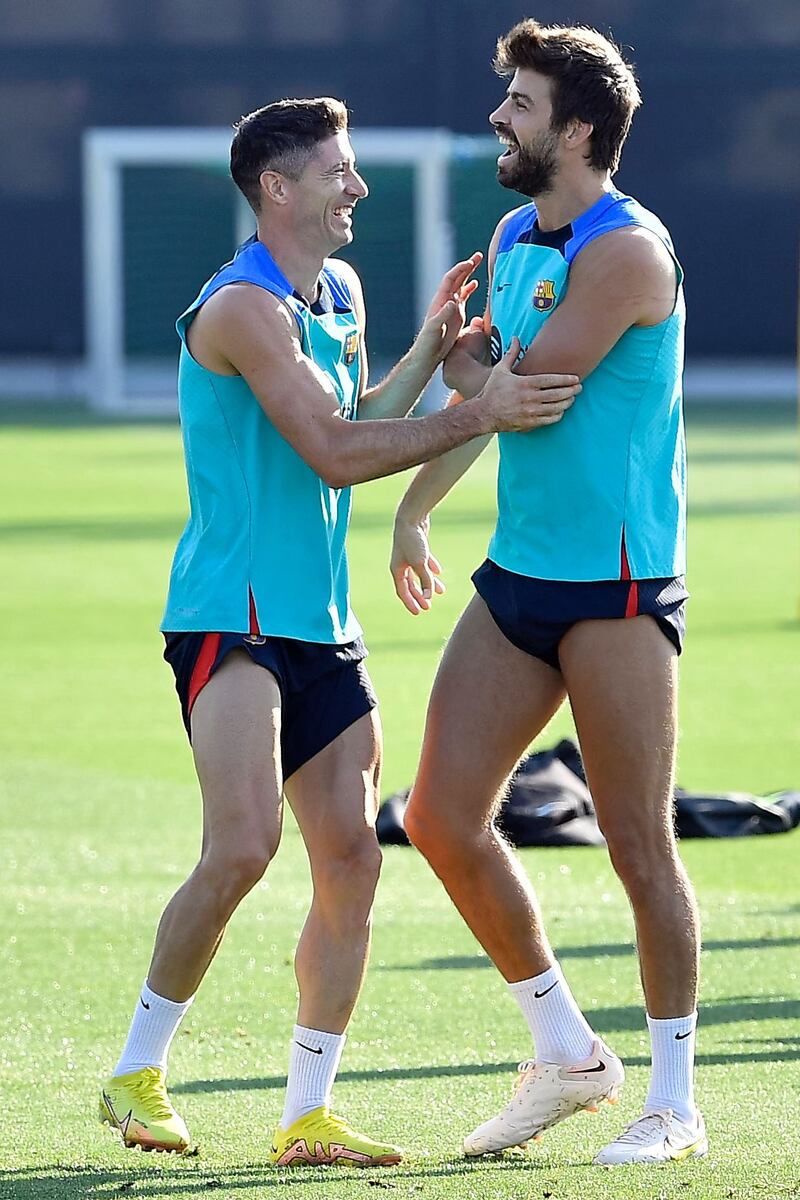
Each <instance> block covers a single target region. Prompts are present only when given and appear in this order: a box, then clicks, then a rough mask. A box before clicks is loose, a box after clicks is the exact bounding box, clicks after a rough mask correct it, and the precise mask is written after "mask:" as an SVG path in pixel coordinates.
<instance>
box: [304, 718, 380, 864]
mask: <svg viewBox="0 0 800 1200" xmlns="http://www.w3.org/2000/svg"><path fill="white" fill-rule="evenodd" d="M381 752H382V733H381V724H380V718H379V716H378V710H377V709H375V708H373V709H371V710H370V711H369V712H367V713H365V714H364V715H363V716H361V717H359V718H358V719H357V720H356V721H354V722H353V723H352V724H351V725H349V726H348V727H347V728H346V729H344V730H343V731H342V732H341V733H340V734H339V735H338V737H336V738H334V739H333V740H332V741H331V742H329V744H328V745H327V746H325V747H324V749H322V750H320V751H319V753H317V754H315V755H314V756H313V758H311V759H309V760H308V762H306V763H304V764H303V765H302V766H301V767H299V768H298V769H297V770H296V771H294V772H293V774H292V775H291V776H290V778H289V779H288V780H287V781H286V785H285V791H286V799H287V800H288V801H289V804H290V805H291V807H292V811H293V813H294V815H295V817H296V819H297V824H298V826H299V827H300V832H301V834H302V837H303V840H304V842H305V844H306V848H307V851H308V855H309V859H310V862H311V869H312V874H313V873H314V872H315V871H322V870H324V869H326V868H327V867H328V866H329V865H330V864H335V863H336V862H341V861H342V860H344V861H348V860H352V861H356V860H359V859H364V860H369V862H370V863H373V862H374V863H375V864H377V862H378V860H379V857H380V855H379V851H378V848H377V839H376V836H375V820H376V817H377V814H378V797H379V788H380V766H381Z"/></svg>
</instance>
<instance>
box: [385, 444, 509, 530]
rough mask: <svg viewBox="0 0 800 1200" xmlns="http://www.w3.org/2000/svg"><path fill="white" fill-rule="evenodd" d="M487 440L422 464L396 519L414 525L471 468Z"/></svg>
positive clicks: (402, 501) (422, 518)
mask: <svg viewBox="0 0 800 1200" xmlns="http://www.w3.org/2000/svg"><path fill="white" fill-rule="evenodd" d="M490 441H491V434H487V435H486V436H484V437H478V438H473V440H472V441H471V442H466V443H465V444H464V445H463V446H457V447H456V448H455V449H454V450H450V451H448V453H447V454H443V455H442V456H441V457H440V458H435V459H434V460H433V461H432V462H427V463H425V464H424V465H423V466H422V467H420V469H419V471H418V472H417V474H416V475H415V476H414V478H413V479H412V480H411V483H410V484H409V485H408V487H407V489H406V492H405V495H404V496H403V498H402V500H401V501H400V504H399V506H398V509H397V520H398V521H404V522H406V523H407V524H409V525H418V524H419V523H420V521H422V520H424V519H425V517H427V516H428V515H429V514H430V513H431V512H432V511H433V509H434V508H435V507H436V505H437V504H439V503H440V501H442V500H443V499H444V498H445V496H446V495H447V493H448V492H449V491H450V490H451V489H452V488H453V487H455V485H456V484H457V483H458V481H459V479H461V477H462V476H463V475H465V474H466V472H467V471H468V470H469V468H470V467H471V466H472V464H473V463H474V462H475V460H476V459H477V458H478V456H479V455H480V454H482V452H483V451H484V450H485V449H486V447H487V446H488V445H489V442H490Z"/></svg>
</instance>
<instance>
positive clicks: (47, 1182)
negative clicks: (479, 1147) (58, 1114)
mask: <svg viewBox="0 0 800 1200" xmlns="http://www.w3.org/2000/svg"><path fill="white" fill-rule="evenodd" d="M137 1158H138V1155H137ZM151 1161H152V1168H153V1169H149V1168H150V1167H151V1162H148V1163H147V1165H145V1164H144V1163H141V1159H140V1160H139V1162H137V1164H136V1166H135V1167H132V1168H131V1169H129V1170H125V1169H124V1168H120V1169H119V1170H103V1169H99V1168H97V1167H90V1166H86V1167H83V1166H62V1165H60V1164H57V1163H55V1164H53V1165H52V1166H50V1167H38V1168H24V1169H22V1170H19V1171H0V1194H2V1196H3V1200H49V1198H50V1197H51V1196H59V1197H61V1196H64V1195H68V1196H70V1197H83V1196H96V1195H97V1190H98V1189H99V1188H102V1189H103V1194H104V1195H122V1196H125V1195H132V1196H152V1197H158V1196H165V1197H168V1196H171V1195H205V1196H207V1195H210V1194H214V1193H215V1192H220V1193H222V1194H223V1195H224V1194H229V1193H230V1192H232V1191H236V1190H237V1189H240V1188H259V1189H262V1188H263V1189H266V1188H281V1189H284V1188H286V1187H291V1186H292V1185H295V1186H299V1185H303V1184H304V1185H306V1186H308V1185H310V1184H314V1183H318V1184H321V1185H322V1186H323V1187H324V1189H325V1191H327V1190H328V1189H329V1188H331V1187H336V1186H337V1185H338V1186H341V1185H345V1186H346V1185H348V1184H353V1183H359V1184H367V1185H368V1186H370V1187H374V1188H375V1189H376V1190H382V1189H383V1188H386V1189H387V1190H390V1189H392V1190H393V1185H394V1183H395V1182H396V1183H399V1182H400V1181H401V1180H414V1179H416V1180H425V1179H442V1178H444V1179H451V1178H452V1179H455V1178H458V1179H462V1178H464V1177H467V1176H470V1175H475V1176H479V1175H483V1174H485V1173H486V1172H490V1173H491V1174H492V1175H495V1174H496V1173H497V1172H500V1173H505V1172H509V1171H520V1170H524V1171H526V1172H540V1171H543V1170H549V1169H552V1163H548V1162H544V1161H537V1160H536V1159H535V1158H529V1157H525V1156H524V1155H517V1156H514V1157H508V1158H504V1159H503V1158H495V1159H490V1160H482V1161H480V1162H470V1161H469V1160H467V1159H464V1158H454V1159H451V1160H444V1161H442V1160H441V1159H440V1160H439V1162H438V1163H436V1164H431V1166H429V1167H425V1166H423V1165H417V1164H414V1163H409V1165H408V1166H400V1167H391V1168H383V1169H373V1170H360V1169H359V1170H355V1169H350V1170H347V1169H345V1168H341V1169H340V1168H330V1167H327V1168H326V1167H301V1168H292V1169H291V1170H287V1169H285V1168H279V1167H270V1166H268V1165H266V1164H263V1163H257V1164H248V1165H246V1166H242V1167H237V1168H234V1169H230V1168H228V1169H226V1170H224V1171H214V1170H212V1169H210V1168H208V1169H206V1168H203V1167H194V1166H192V1165H190V1164H189V1163H187V1162H186V1161H185V1160H171V1161H169V1162H168V1164H167V1166H166V1167H164V1166H162V1165H161V1164H162V1159H161V1156H159V1158H158V1159H155V1160H151ZM140 1163H141V1165H140ZM574 1165H575V1166H587V1165H588V1164H584V1163H580V1164H577V1163H576V1164H574Z"/></svg>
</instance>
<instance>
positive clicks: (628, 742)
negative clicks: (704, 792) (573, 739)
mask: <svg viewBox="0 0 800 1200" xmlns="http://www.w3.org/2000/svg"><path fill="white" fill-rule="evenodd" d="M559 655H560V661H561V669H562V672H563V675H564V679H565V681H566V684H567V690H568V692H569V697H570V703H571V705H572V711H573V715H574V718H575V726H576V728H577V731H578V737H579V739H580V744H581V751H582V753H583V759H584V765H585V768H586V775H587V779H588V783H589V787H590V789H591V792H592V796H593V798H594V802H595V806H596V808H597V813H598V817H599V819H600V822H601V824H603V825H604V826H606V828H611V827H612V826H613V827H614V828H621V829H625V828H629V829H633V828H637V829H638V830H639V831H640V832H642V831H643V830H645V829H646V828H647V827H648V826H650V827H651V828H652V827H654V826H656V827H660V828H663V826H664V823H665V821H666V820H667V819H668V813H669V807H670V805H671V797H672V774H673V768H674V759H675V738H676V728H677V706H678V660H677V653H676V651H675V648H674V646H673V645H672V643H671V642H670V641H669V640H668V639H667V638H666V637H665V636H664V634H663V633H662V632H661V630H660V629H659V628H658V626H657V625H656V623H655V621H654V620H653V619H652V618H651V617H648V616H640V617H634V618H632V619H629V620H619V621H616V620H607V621H581V622H580V623H579V624H578V625H575V626H573V628H572V629H571V630H570V631H569V633H568V634H567V635H566V637H564V639H563V640H562V642H561V645H560V647H559Z"/></svg>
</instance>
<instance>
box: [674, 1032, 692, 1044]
mask: <svg viewBox="0 0 800 1200" xmlns="http://www.w3.org/2000/svg"><path fill="white" fill-rule="evenodd" d="M693 1033H694V1030H693V1029H688V1030H687V1031H686V1033H676V1034H675V1041H676V1042H682V1041H683V1040H684V1038H687V1037H691V1036H692V1034H693Z"/></svg>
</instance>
